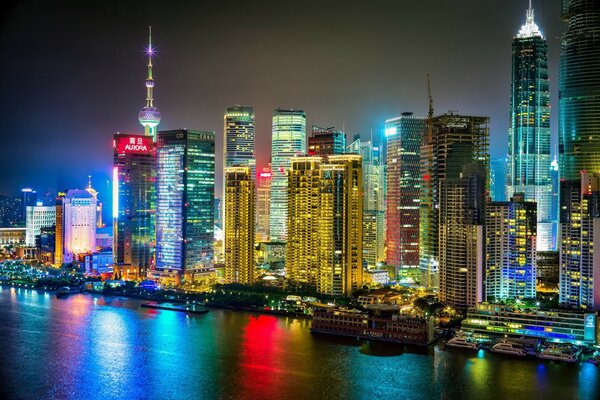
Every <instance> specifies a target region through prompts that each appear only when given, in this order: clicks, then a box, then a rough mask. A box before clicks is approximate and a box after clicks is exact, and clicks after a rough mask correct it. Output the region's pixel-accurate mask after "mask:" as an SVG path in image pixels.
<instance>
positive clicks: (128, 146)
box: [116, 136, 152, 154]
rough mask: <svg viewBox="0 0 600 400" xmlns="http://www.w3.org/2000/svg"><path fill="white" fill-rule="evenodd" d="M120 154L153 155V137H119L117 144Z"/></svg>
mask: <svg viewBox="0 0 600 400" xmlns="http://www.w3.org/2000/svg"><path fill="white" fill-rule="evenodd" d="M116 147H117V151H118V152H119V154H127V153H141V154H143V153H151V152H152V137H150V136H119V138H118V139H117V143H116Z"/></svg>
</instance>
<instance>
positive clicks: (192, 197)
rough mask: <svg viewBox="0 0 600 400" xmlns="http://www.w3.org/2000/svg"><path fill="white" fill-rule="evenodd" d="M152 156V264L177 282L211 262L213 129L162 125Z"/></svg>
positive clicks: (162, 274) (213, 182)
mask: <svg viewBox="0 0 600 400" xmlns="http://www.w3.org/2000/svg"><path fill="white" fill-rule="evenodd" d="M156 160H157V208H156V270H157V272H158V273H159V274H160V275H161V278H163V279H165V280H166V281H172V282H174V283H179V282H181V281H182V280H183V279H188V278H190V277H191V276H192V275H195V274H202V273H204V272H206V271H208V270H209V269H210V268H212V262H213V254H214V252H213V233H214V191H215V134H214V132H203V131H192V130H187V129H182V130H173V131H161V132H159V133H158V147H157V156H156Z"/></svg>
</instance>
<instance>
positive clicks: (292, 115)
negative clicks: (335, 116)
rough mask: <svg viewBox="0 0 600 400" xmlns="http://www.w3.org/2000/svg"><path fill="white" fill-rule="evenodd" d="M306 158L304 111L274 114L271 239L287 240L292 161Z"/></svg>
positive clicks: (285, 111) (279, 110) (278, 111)
mask: <svg viewBox="0 0 600 400" xmlns="http://www.w3.org/2000/svg"><path fill="white" fill-rule="evenodd" d="M304 154H306V114H305V113H304V111H303V110H282V109H277V110H275V111H274V112H273V136H272V138H271V174H272V175H271V219H270V221H269V224H270V231H271V239H272V240H285V239H287V222H288V221H287V207H288V177H287V172H288V170H289V169H290V166H291V162H292V161H291V159H292V157H294V156H297V155H304Z"/></svg>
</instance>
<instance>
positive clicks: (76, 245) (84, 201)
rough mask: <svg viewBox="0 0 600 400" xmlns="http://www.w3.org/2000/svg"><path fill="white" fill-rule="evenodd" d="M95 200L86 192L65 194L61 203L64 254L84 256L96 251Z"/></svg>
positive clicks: (73, 191) (75, 190) (78, 191)
mask: <svg viewBox="0 0 600 400" xmlns="http://www.w3.org/2000/svg"><path fill="white" fill-rule="evenodd" d="M96 206H97V199H96V198H95V197H94V196H93V195H92V194H91V193H90V192H88V191H87V190H79V189H73V190H69V191H68V192H67V195H66V196H65V199H64V202H63V210H64V211H63V218H64V223H63V225H64V235H65V239H64V252H65V254H85V253H91V252H94V251H95V249H96Z"/></svg>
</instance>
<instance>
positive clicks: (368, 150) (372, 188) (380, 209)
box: [346, 137, 385, 269]
mask: <svg viewBox="0 0 600 400" xmlns="http://www.w3.org/2000/svg"><path fill="white" fill-rule="evenodd" d="M346 150H347V152H348V153H355V154H360V155H361V156H362V162H363V165H362V167H363V189H364V201H363V264H364V265H365V266H366V267H367V268H368V269H375V268H377V264H378V263H380V262H383V261H385V164H384V163H383V156H382V148H381V146H380V145H378V144H374V143H373V141H372V140H369V141H364V142H361V140H360V137H356V138H355V140H354V142H352V143H351V144H350V146H348V148H347V149H346Z"/></svg>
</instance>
